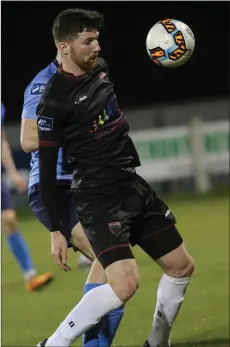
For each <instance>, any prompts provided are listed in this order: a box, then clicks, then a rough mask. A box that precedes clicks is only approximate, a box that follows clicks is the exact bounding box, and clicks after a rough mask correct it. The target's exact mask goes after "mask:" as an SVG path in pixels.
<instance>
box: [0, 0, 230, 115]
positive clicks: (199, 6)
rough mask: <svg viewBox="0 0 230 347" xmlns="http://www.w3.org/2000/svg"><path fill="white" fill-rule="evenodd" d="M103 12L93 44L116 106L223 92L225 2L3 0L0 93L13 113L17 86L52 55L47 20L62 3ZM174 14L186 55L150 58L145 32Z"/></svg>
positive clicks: (19, 100)
mask: <svg viewBox="0 0 230 347" xmlns="http://www.w3.org/2000/svg"><path fill="white" fill-rule="evenodd" d="M74 7H80V8H87V9H96V10H98V11H100V12H103V14H104V18H105V26H104V29H103V30H102V32H101V38H100V44H101V46H102V53H101V55H103V57H104V58H105V59H106V60H107V62H108V64H109V68H110V72H111V78H112V80H113V81H114V82H115V90H116V94H117V98H118V100H119V103H120V106H121V107H125V106H135V105H146V104H154V103H158V102H172V101H173V102H181V101H183V100H187V99H188V98H206V97H214V96H218V95H225V94H228V87H229V3H228V2H144V1H142V2H112V1H108V2H80V1H74V2H20V1H17V2H4V1H3V2H2V101H3V102H4V103H5V105H6V108H7V111H8V112H7V113H8V114H7V119H8V121H19V120H20V116H21V109H22V105H23V94H24V89H25V87H26V86H27V84H28V83H29V82H30V81H31V79H32V78H33V77H34V76H35V75H36V74H37V73H38V72H39V70H41V69H43V68H44V67H45V66H46V65H48V64H49V63H50V62H51V61H52V60H53V58H54V57H55V54H56V50H55V47H54V44H53V40H52V33H51V27H52V23H53V20H54V18H55V16H56V15H57V14H58V13H59V12H60V11H61V10H64V9H67V8H74ZM164 18H176V19H179V20H181V21H183V22H185V23H186V24H187V25H189V26H190V27H191V29H192V31H193V32H194V34H195V38H196V46H195V51H194V53H193V56H192V58H191V59H190V60H189V61H188V62H187V63H186V64H185V65H184V66H182V67H179V68H176V69H172V70H171V69H166V68H162V67H158V66H156V65H155V64H154V63H153V62H151V60H150V58H149V56H148V54H147V52H146V48H145V39H146V36H147V33H148V31H149V29H150V28H151V26H152V25H154V24H155V23H156V22H158V21H159V20H161V19H164Z"/></svg>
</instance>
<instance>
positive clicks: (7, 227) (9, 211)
mask: <svg viewBox="0 0 230 347" xmlns="http://www.w3.org/2000/svg"><path fill="white" fill-rule="evenodd" d="M1 217H2V222H3V226H4V231H5V232H6V233H11V232H15V231H16V230H17V217H16V212H15V211H14V207H13V201H12V195H11V193H10V190H9V187H8V186H7V184H6V183H5V182H4V181H2V182H1Z"/></svg>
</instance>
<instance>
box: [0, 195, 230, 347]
mask: <svg viewBox="0 0 230 347" xmlns="http://www.w3.org/2000/svg"><path fill="white" fill-rule="evenodd" d="M170 207H171V209H172V210H173V212H174V213H175V215H176V217H177V219H178V228H179V230H180V231H181V233H182V235H183V237H184V239H185V241H186V244H187V247H188V249H189V251H190V252H191V254H192V255H193V257H194V259H195V262H196V270H195V274H194V277H193V279H192V282H191V284H190V286H189V289H188V291H187V295H186V300H185V302H184V304H183V307H182V310H181V313H180V315H179V316H178V318H177V320H176V323H175V325H174V328H173V333H172V342H173V346H175V347H182V346H183V347H185V346H188V347H198V346H199V347H209V346H210V347H211V346H215V347H226V346H229V342H228V336H229V317H228V314H229V293H228V285H229V269H228V264H229V259H228V246H229V235H228V233H229V225H228V223H229V206H228V198H227V197H223V196H222V197H221V196H219V197H209V198H206V199H203V198H202V199H200V200H199V199H190V200H180V199H176V200H174V201H173V200H172V201H171V202H170ZM20 229H21V230H22V233H23V235H24V236H25V239H26V240H27V241H28V244H29V245H30V249H31V253H32V255H33V259H34V263H35V264H36V267H37V269H38V271H39V272H40V273H41V272H43V271H52V272H53V273H54V275H55V280H54V281H53V282H52V283H51V284H50V285H49V286H48V287H46V288H45V289H44V290H42V291H40V292H37V293H27V292H26V291H25V289H24V284H23V280H22V278H21V274H20V272H19V270H18V268H17V265H16V264H15V262H14V259H13V258H12V256H11V254H10V252H9V251H8V249H7V246H6V244H5V242H3V244H2V309H1V312H2V346H34V345H36V343H37V342H38V341H40V340H41V339H43V338H45V337H47V336H49V335H50V334H51V333H52V332H53V331H54V329H55V328H56V327H57V325H58V324H59V323H60V322H61V321H62V320H63V318H65V316H66V314H67V313H68V311H69V310H70V309H71V308H72V307H73V306H74V305H75V304H76V303H77V301H78V300H79V299H80V298H81V295H82V288H83V285H84V280H85V278H86V273H85V272H82V271H80V270H78V269H77V267H76V254H74V253H73V252H69V263H70V265H71V266H72V272H69V273H64V272H62V271H61V270H59V269H58V268H57V267H56V265H55V264H53V261H52V259H51V257H50V255H49V253H50V249H49V248H50V243H49V233H48V232H47V231H45V229H44V228H43V227H42V226H41V225H40V224H39V223H38V222H37V221H35V220H34V218H33V217H31V215H30V214H27V215H24V216H21V218H20ZM135 254H136V258H137V261H138V264H139V266H140V272H141V286H140V289H139V291H138V293H137V295H136V296H135V297H134V298H133V299H132V300H131V301H130V303H128V305H127V307H126V312H125V316H124V318H123V320H122V323H121V325H120V328H119V331H118V333H117V336H116V339H115V341H114V343H113V345H114V346H141V345H142V344H143V342H144V340H145V338H146V336H147V334H148V332H149V329H150V326H151V320H152V314H153V310H154V305H155V300H156V289H157V283H158V281H159V279H160V276H161V271H160V270H159V269H158V267H157V266H156V265H155V264H153V263H152V261H151V260H150V259H149V258H147V256H145V255H144V254H143V253H142V252H141V251H140V250H139V249H138V248H137V249H136V250H135ZM74 345H75V346H77V345H78V346H80V345H81V341H80V340H78V341H76V343H75V344H74Z"/></svg>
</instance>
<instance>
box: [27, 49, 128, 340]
mask: <svg viewBox="0 0 230 347" xmlns="http://www.w3.org/2000/svg"><path fill="white" fill-rule="evenodd" d="M59 64H60V60H59V57H58V56H57V58H56V59H55V60H54V61H53V62H52V63H51V64H49V65H48V66H47V67H46V68H45V69H43V70H41V71H40V72H39V73H38V74H37V75H36V77H35V78H34V79H33V80H32V82H31V83H30V84H29V85H28V87H27V88H26V91H25V95H24V105H23V112H22V122H21V145H22V148H23V150H24V151H25V152H27V153H31V171H30V176H29V187H28V197H29V203H30V207H31V209H32V211H33V212H34V214H35V216H36V218H37V219H38V220H39V221H40V222H41V223H42V224H43V225H44V226H45V227H46V228H48V229H50V222H49V218H47V216H46V213H45V208H44V205H43V202H42V199H41V193H40V188H39V152H38V131H37V115H36V108H37V105H38V103H39V100H40V96H41V94H42V92H43V90H44V87H45V85H46V83H47V82H48V80H49V79H50V78H51V77H52V75H53V74H54V73H55V71H56V70H57V69H58V67H59ZM40 126H43V127H44V128H46V129H47V131H49V126H50V124H49V123H46V124H42V125H41V124H40ZM56 172H57V185H58V187H59V189H58V191H59V201H60V206H61V209H60V210H61V213H62V216H61V219H62V223H61V225H62V228H61V229H62V230H61V232H62V234H63V235H64V236H65V238H66V241H67V243H68V245H69V247H72V248H73V249H74V250H77V249H79V250H80V251H81V252H82V253H83V254H84V255H86V256H87V257H88V258H89V259H91V260H93V259H94V254H93V251H92V249H91V246H90V244H89V242H88V240H87V238H86V236H85V234H84V232H83V230H82V228H81V225H80V223H79V221H78V219H77V217H76V202H75V199H74V195H73V193H72V191H71V189H70V187H71V179H72V168H71V166H70V165H69V164H68V163H67V159H66V156H65V153H64V151H63V149H59V154H58V162H57V171H56ZM52 252H53V253H55V250H52ZM66 270H68V268H67V269H66ZM105 282H106V277H105V273H104V270H103V268H102V267H101V265H100V263H99V262H98V261H95V262H94V263H93V265H92V268H91V271H90V273H89V276H88V278H87V281H86V284H85V288H84V294H86V293H87V292H88V291H90V290H91V289H93V288H95V287H98V286H100V285H102V284H104V283H105ZM123 313H124V309H123V307H122V308H119V309H116V310H114V311H111V312H110V313H109V314H108V315H107V316H105V317H104V318H103V319H102V320H101V322H100V323H99V324H98V325H97V326H96V327H94V328H93V329H92V330H90V331H89V332H87V333H86V334H85V335H84V336H83V346H84V347H97V346H99V347H102V346H103V347H104V346H107V347H108V346H110V345H111V343H112V340H113V338H114V336H115V333H116V331H117V328H118V325H119V323H120V321H121V318H122V316H123Z"/></svg>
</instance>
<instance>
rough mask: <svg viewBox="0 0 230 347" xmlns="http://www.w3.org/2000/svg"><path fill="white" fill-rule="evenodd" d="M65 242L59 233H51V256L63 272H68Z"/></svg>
mask: <svg viewBox="0 0 230 347" xmlns="http://www.w3.org/2000/svg"><path fill="white" fill-rule="evenodd" d="M67 250H68V247H67V241H66V239H65V237H64V236H63V235H62V233H61V232H60V231H54V232H52V233H51V255H52V257H53V258H54V261H55V263H57V264H58V265H59V266H60V267H61V268H62V269H63V270H65V271H70V270H71V269H70V267H69V266H68V265H67Z"/></svg>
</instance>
